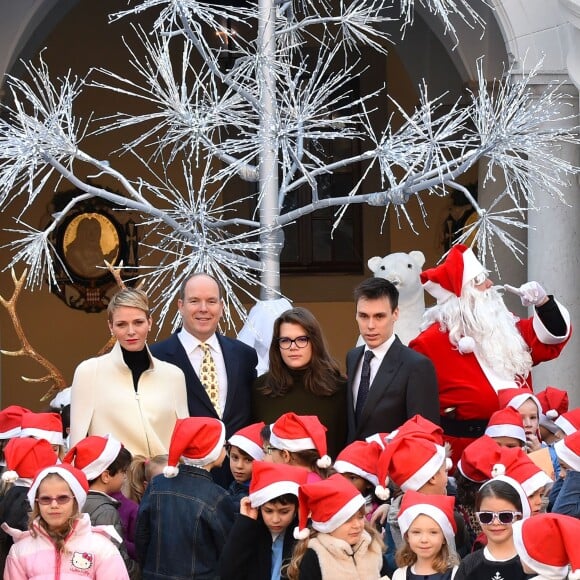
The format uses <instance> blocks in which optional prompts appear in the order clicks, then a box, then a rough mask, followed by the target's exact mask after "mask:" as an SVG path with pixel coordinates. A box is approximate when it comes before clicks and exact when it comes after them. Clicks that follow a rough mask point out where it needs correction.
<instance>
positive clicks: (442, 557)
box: [392, 491, 459, 580]
mask: <svg viewBox="0 0 580 580" xmlns="http://www.w3.org/2000/svg"><path fill="white" fill-rule="evenodd" d="M454 504H455V498H453V497H451V496H447V495H425V494H423V493H418V492H416V491H408V492H407V493H405V497H404V498H403V502H402V503H401V510H400V512H399V516H398V519H399V526H400V528H401V532H402V533H403V545H402V546H401V547H400V548H399V550H398V551H397V564H398V565H399V566H400V567H399V568H398V569H397V570H395V573H394V574H393V576H392V580H405V579H406V578H411V579H414V578H421V579H422V580H450V579H451V578H453V577H454V576H455V572H456V571H457V564H458V563H459V558H458V556H457V552H456V550H455V534H456V532H457V527H456V524H455V516H454V513H453V510H454Z"/></svg>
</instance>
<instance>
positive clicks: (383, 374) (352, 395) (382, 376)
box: [346, 278, 439, 442]
mask: <svg viewBox="0 0 580 580" xmlns="http://www.w3.org/2000/svg"><path fill="white" fill-rule="evenodd" d="M354 298H355V303H356V320H357V323H358V326H359V331H360V334H361V336H362V338H363V340H364V342H365V344H364V345H363V346H359V347H357V348H354V349H352V350H351V351H349V352H348V354H347V357H346V369H347V375H348V385H347V397H348V404H347V413H348V440H349V442H351V441H354V440H356V439H364V438H365V437H368V436H369V435H372V434H374V433H379V432H391V431H393V430H394V429H396V428H397V427H399V426H400V425H401V424H402V423H404V422H405V421H406V420H407V419H410V418H411V417H413V416H414V415H416V414H420V415H422V416H423V417H425V418H426V419H429V420H431V421H433V422H434V423H437V424H439V396H438V391H437V379H436V376H435V369H434V367H433V364H432V363H431V361H430V360H429V359H428V358H427V357H425V356H422V355H419V353H417V352H415V351H413V350H411V349H410V348H408V347H406V346H404V345H403V343H402V342H401V341H400V340H399V339H398V338H397V336H396V335H395V334H394V325H395V322H396V320H397V318H398V316H399V308H398V301H399V292H398V290H397V288H396V287H395V286H394V285H393V284H392V283H391V282H389V281H387V280H384V279H383V278H368V279H367V280H364V281H363V282H361V283H360V284H359V285H358V286H357V288H356V289H355V291H354Z"/></svg>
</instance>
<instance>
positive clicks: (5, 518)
mask: <svg viewBox="0 0 580 580" xmlns="http://www.w3.org/2000/svg"><path fill="white" fill-rule="evenodd" d="M4 453H5V457H6V467H7V470H6V471H5V472H4V473H3V474H2V482H3V484H5V485H6V486H7V488H6V491H5V492H4V493H3V495H2V499H1V500H0V522H2V523H6V524H7V525H8V526H10V527H11V528H14V529H17V530H22V531H25V530H27V529H28V522H29V520H30V509H31V508H30V504H29V503H28V490H29V489H30V486H31V485H32V479H33V478H34V476H35V475H36V474H37V473H38V472H39V471H40V470H41V469H43V468H45V467H49V466H50V465H56V463H57V461H58V457H57V455H56V453H55V452H54V451H53V449H52V447H51V445H50V443H49V442H48V441H45V440H42V439H40V440H36V439H31V438H29V437H27V438H24V439H20V438H18V437H17V438H15V439H10V440H9V441H8V444H7V445H6V448H5V450H4ZM13 543H14V542H13V541H12V537H11V536H9V535H8V534H7V533H6V532H4V531H3V530H0V574H2V573H3V572H4V564H5V562H6V556H7V555H8V551H9V550H10V547H11V546H12V544H13Z"/></svg>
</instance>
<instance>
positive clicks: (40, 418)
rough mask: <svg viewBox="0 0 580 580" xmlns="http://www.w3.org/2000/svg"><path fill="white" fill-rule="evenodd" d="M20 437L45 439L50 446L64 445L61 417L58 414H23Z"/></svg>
mask: <svg viewBox="0 0 580 580" xmlns="http://www.w3.org/2000/svg"><path fill="white" fill-rule="evenodd" d="M20 437H34V438H35V439H46V440H47V441H48V442H49V443H52V445H64V439H63V437H62V417H61V416H60V415H59V414H58V413H25V414H24V415H23V416H22V431H20Z"/></svg>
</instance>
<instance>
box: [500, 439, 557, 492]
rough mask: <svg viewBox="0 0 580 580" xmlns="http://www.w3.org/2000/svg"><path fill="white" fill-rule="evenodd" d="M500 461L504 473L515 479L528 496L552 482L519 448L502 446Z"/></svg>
mask: <svg viewBox="0 0 580 580" xmlns="http://www.w3.org/2000/svg"><path fill="white" fill-rule="evenodd" d="M500 463H501V464H503V465H505V474H506V475H508V476H509V477H511V478H513V479H515V480H516V481H517V482H518V483H519V484H520V485H521V486H522V488H523V490H524V492H525V493H526V496H528V497H529V496H530V495H532V494H534V493H535V492H536V491H538V489H541V488H543V487H544V486H546V485H548V484H551V483H554V482H553V481H552V479H551V478H550V477H548V475H547V474H546V473H545V472H544V471H542V470H541V469H540V468H539V467H538V466H537V465H536V464H535V463H534V462H533V461H532V460H531V459H530V458H529V457H528V455H527V454H526V452H525V451H524V450H523V449H521V448H517V447H514V448H508V447H504V448H502V458H501V460H500Z"/></svg>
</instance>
